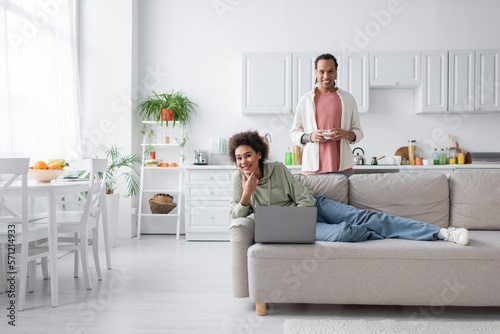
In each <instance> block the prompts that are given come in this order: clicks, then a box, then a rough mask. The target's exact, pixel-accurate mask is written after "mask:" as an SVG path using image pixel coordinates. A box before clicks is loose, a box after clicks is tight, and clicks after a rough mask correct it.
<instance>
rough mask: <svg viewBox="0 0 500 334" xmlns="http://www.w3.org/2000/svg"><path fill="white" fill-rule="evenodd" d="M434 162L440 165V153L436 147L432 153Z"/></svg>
mask: <svg viewBox="0 0 500 334" xmlns="http://www.w3.org/2000/svg"><path fill="white" fill-rule="evenodd" d="M432 162H433V164H434V165H439V153H438V149H437V148H435V149H434V152H433V153H432Z"/></svg>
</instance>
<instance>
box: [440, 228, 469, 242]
mask: <svg viewBox="0 0 500 334" xmlns="http://www.w3.org/2000/svg"><path fill="white" fill-rule="evenodd" d="M446 232H447V233H446V238H444V241H451V242H454V243H456V244H459V245H462V246H465V245H467V244H468V243H469V231H467V229H465V228H455V227H448V229H447V230H446Z"/></svg>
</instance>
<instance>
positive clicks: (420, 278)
mask: <svg viewBox="0 0 500 334" xmlns="http://www.w3.org/2000/svg"><path fill="white" fill-rule="evenodd" d="M499 252H500V231H471V233H470V243H469V245H468V246H466V247H464V246H460V245H457V244H453V243H450V242H445V241H442V240H438V241H412V240H401V239H383V240H370V241H365V242H358V243H346V242H316V243H315V244H312V245H277V244H260V243H257V244H254V245H253V246H251V247H250V248H249V249H248V269H249V289H250V299H251V300H252V301H254V302H257V301H258V302H268V303H273V302H276V303H333V304H382V305H383V304H391V305H431V306H434V307H438V308H439V309H441V307H443V306H445V305H456V306H464V305H468V306H497V305H500V280H498V277H499V275H500V258H499V257H498V254H499Z"/></svg>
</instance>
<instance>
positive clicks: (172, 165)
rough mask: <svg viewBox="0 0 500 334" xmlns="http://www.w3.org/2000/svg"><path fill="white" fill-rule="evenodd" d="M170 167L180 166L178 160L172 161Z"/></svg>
mask: <svg viewBox="0 0 500 334" xmlns="http://www.w3.org/2000/svg"><path fill="white" fill-rule="evenodd" d="M170 167H179V165H178V164H177V163H176V162H172V163H171V164H170Z"/></svg>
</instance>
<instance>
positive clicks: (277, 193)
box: [230, 161, 316, 218]
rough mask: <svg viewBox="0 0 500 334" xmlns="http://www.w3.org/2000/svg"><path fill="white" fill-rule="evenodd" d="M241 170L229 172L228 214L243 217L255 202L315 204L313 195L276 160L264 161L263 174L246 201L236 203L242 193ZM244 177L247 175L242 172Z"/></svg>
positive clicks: (287, 204) (268, 204)
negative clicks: (247, 202)
mask: <svg viewBox="0 0 500 334" xmlns="http://www.w3.org/2000/svg"><path fill="white" fill-rule="evenodd" d="M242 175H245V174H243V173H242V172H241V171H240V170H237V171H235V172H234V174H233V179H232V189H231V200H230V205H231V217H232V218H241V217H247V216H248V215H250V214H252V213H253V212H254V208H255V207H256V206H259V205H262V206H271V205H272V206H315V205H316V199H315V198H314V197H313V196H312V193H311V191H310V190H309V189H307V188H306V187H305V186H304V185H302V183H300V182H299V181H297V179H296V178H295V176H293V174H292V173H291V172H290V170H288V168H286V166H285V165H283V164H282V163H281V162H278V161H271V162H265V163H264V171H263V177H262V179H261V180H260V181H259V185H258V186H257V188H256V189H255V191H254V193H253V194H252V196H251V198H250V204H249V205H248V206H243V205H241V204H240V200H241V195H242V194H243V184H242V182H241V177H242ZM245 177H246V178H247V179H248V176H247V175H245Z"/></svg>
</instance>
